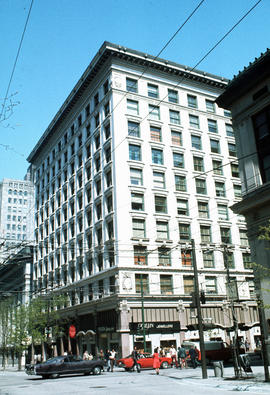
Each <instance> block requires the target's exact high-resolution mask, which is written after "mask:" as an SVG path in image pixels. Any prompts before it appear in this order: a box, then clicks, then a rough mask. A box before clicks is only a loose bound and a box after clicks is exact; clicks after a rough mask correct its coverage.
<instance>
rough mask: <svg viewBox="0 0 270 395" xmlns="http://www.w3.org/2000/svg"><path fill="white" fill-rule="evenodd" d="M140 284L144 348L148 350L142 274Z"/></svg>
mask: <svg viewBox="0 0 270 395" xmlns="http://www.w3.org/2000/svg"><path fill="white" fill-rule="evenodd" d="M140 284H141V299H142V330H143V348H144V352H146V342H145V326H144V297H143V278H142V274H140Z"/></svg>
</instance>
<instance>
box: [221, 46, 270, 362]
mask: <svg viewBox="0 0 270 395" xmlns="http://www.w3.org/2000/svg"><path fill="white" fill-rule="evenodd" d="M269 66H270V51H269V50H267V52H265V53H264V54H262V55H261V56H260V57H259V58H258V59H256V60H255V61H254V62H253V63H250V64H249V66H248V67H246V68H245V69H244V70H243V71H242V72H241V73H239V74H238V75H237V76H236V77H235V78H234V79H233V80H232V82H231V83H230V85H229V86H228V88H227V89H226V91H225V92H224V93H223V94H222V95H221V96H220V97H219V98H218V100H217V102H218V103H219V105H222V106H223V107H224V108H227V109H231V111H232V118H233V124H234V129H235V131H236V142H237V152H238V157H239V162H240V176H241V181H242V191H243V199H242V201H240V202H239V203H237V204H235V205H234V206H233V210H234V211H235V212H236V213H240V214H241V215H244V216H245V218H246V221H247V229H248V238H249V241H250V246H251V254H252V261H253V262H256V263H257V264H258V265H262V266H264V267H265V268H266V270H264V271H263V276H260V278H259V280H260V287H259V288H260V294H261V297H262V299H263V302H264V304H265V305H269V303H270V297H269V291H267V290H269V288H270V275H269V269H270V251H269V241H267V240H260V239H259V236H260V234H261V227H264V226H266V227H267V226H269V220H270V94H269V92H270V72H269ZM240 159H241V160H240ZM260 272H261V273H262V271H261V270H260ZM258 291H259V290H258ZM264 311H265V318H266V327H265V331H266V337H267V343H268V349H269V344H270V338H269V336H270V312H269V309H265V310H264ZM268 356H269V357H270V349H269V350H268Z"/></svg>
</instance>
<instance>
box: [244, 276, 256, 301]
mask: <svg viewBox="0 0 270 395" xmlns="http://www.w3.org/2000/svg"><path fill="white" fill-rule="evenodd" d="M246 281H247V283H248V289H249V296H250V297H251V298H252V299H256V292H255V284H254V280H253V279H252V278H249V277H247V278H246Z"/></svg>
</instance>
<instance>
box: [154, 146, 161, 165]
mask: <svg viewBox="0 0 270 395" xmlns="http://www.w3.org/2000/svg"><path fill="white" fill-rule="evenodd" d="M152 163H155V164H156V165H163V151H161V150H159V149H156V148H152Z"/></svg>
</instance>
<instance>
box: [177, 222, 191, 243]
mask: <svg viewBox="0 0 270 395" xmlns="http://www.w3.org/2000/svg"><path fill="white" fill-rule="evenodd" d="M179 238H180V242H181V241H189V240H190V225H189V224H182V223H180V224H179Z"/></svg>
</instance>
